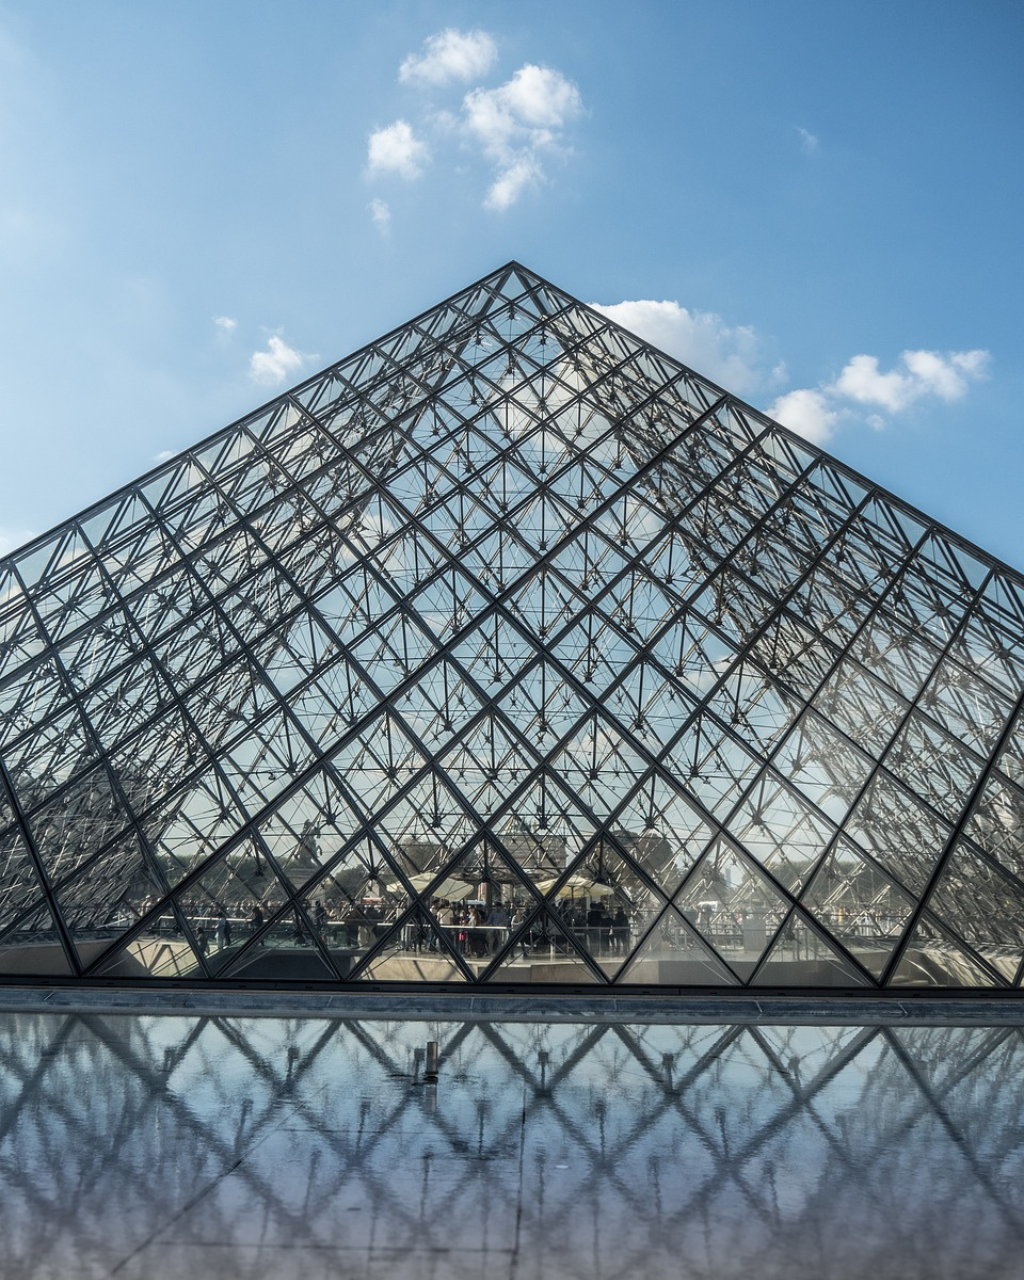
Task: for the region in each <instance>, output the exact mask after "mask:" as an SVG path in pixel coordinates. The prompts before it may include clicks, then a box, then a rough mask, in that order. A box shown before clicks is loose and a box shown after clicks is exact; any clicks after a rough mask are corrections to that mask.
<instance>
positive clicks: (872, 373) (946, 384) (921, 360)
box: [768, 350, 991, 444]
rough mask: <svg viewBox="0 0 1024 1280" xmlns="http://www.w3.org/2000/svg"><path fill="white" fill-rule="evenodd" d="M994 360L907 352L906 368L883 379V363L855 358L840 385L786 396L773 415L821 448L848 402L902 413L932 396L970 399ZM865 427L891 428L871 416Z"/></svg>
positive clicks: (972, 354)
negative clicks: (970, 388) (974, 384)
mask: <svg viewBox="0 0 1024 1280" xmlns="http://www.w3.org/2000/svg"><path fill="white" fill-rule="evenodd" d="M990 359H991V357H990V356H989V353H988V352H987V351H979V350H975V351H948V352H946V354H945V355H942V354H940V353H939V352H938V351H904V352H903V354H902V355H901V356H900V365H899V367H897V368H895V369H890V370H889V371H888V372H885V373H883V372H882V370H880V369H879V367H878V357H877V356H868V355H858V356H853V357H852V358H851V359H850V360H848V361H847V363H846V365H845V366H844V368H843V371H842V372H841V373H840V375H839V377H838V378H837V379H836V380H835V382H833V383H831V384H830V385H828V386H820V387H817V388H813V389H812V388H803V389H801V390H798V391H789V392H787V393H786V395H784V396H780V397H779V398H778V399H777V400H776V401H775V403H774V404H773V405H772V406H771V408H770V409H769V410H768V414H769V417H772V418H776V419H778V421H779V422H782V423H784V424H785V425H786V426H787V427H789V428H790V429H791V430H793V431H796V432H799V434H800V435H802V436H806V438H807V439H808V440H812V441H814V442H815V443H816V444H821V443H822V442H823V441H825V440H828V439H829V437H830V436H831V435H832V432H833V430H834V428H835V424H836V422H837V421H838V419H839V416H840V414H841V413H848V412H849V410H847V409H844V408H843V406H842V402H843V401H844V400H847V401H852V402H853V403H854V404H860V405H867V406H871V407H872V408H876V409H884V410H886V411H887V412H888V413H901V412H902V411H903V410H904V409H907V408H909V407H910V406H911V405H912V404H914V403H915V402H916V401H918V400H921V399H923V398H925V397H928V396H932V397H935V398H936V399H939V400H945V401H947V402H949V401H952V400H959V399H960V398H961V397H962V396H964V395H966V394H967V387H968V383H969V382H971V381H975V380H977V379H978V378H984V377H985V376H987V374H988V366H989V362H990ZM865 422H866V423H867V425H868V426H869V427H871V429H872V430H873V431H881V430H883V428H884V427H885V419H884V418H883V417H882V416H881V414H878V413H869V414H868V415H867V417H866V418H865Z"/></svg>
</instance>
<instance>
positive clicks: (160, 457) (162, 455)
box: [153, 449, 174, 462]
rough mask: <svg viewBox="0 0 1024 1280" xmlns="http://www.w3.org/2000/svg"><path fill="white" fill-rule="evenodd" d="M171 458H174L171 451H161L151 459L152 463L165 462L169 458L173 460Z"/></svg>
mask: <svg viewBox="0 0 1024 1280" xmlns="http://www.w3.org/2000/svg"><path fill="white" fill-rule="evenodd" d="M173 457H174V450H173V449H161V450H160V452H159V453H158V454H156V456H155V457H154V458H153V461H154V462H166V461H167V460H168V459H169V458H173Z"/></svg>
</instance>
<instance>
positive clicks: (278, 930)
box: [142, 898, 633, 960]
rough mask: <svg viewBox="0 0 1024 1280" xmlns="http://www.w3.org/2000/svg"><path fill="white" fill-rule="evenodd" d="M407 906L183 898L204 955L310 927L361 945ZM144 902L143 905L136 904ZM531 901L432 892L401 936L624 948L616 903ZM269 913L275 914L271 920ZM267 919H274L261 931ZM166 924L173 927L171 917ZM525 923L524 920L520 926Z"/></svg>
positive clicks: (535, 947) (425, 943)
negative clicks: (539, 906)
mask: <svg viewBox="0 0 1024 1280" xmlns="http://www.w3.org/2000/svg"><path fill="white" fill-rule="evenodd" d="M405 905H408V904H407V903H405V904H403V902H402V901H401V900H399V899H395V900H394V901H387V900H386V899H365V898H364V899H346V900H343V901H341V902H332V901H330V900H329V899H321V898H317V899H313V900H311V901H306V902H304V903H303V904H302V910H301V911H299V910H296V909H294V908H291V909H288V910H285V911H282V908H283V907H284V906H285V904H284V903H283V902H277V901H273V900H270V899H266V900H255V899H253V900H250V901H247V902H242V903H237V904H236V903H226V902H215V903H201V902H198V901H195V902H191V901H190V902H184V903H182V908H183V911H184V914H185V917H186V918H187V919H188V921H189V927H190V928H191V931H192V933H193V935H194V937H195V939H196V941H197V943H198V944H199V947H200V950H201V951H202V952H203V953H204V954H209V953H212V952H213V951H214V950H216V951H223V950H226V949H227V948H228V947H231V946H232V945H233V944H238V943H240V942H244V941H246V940H248V939H249V938H251V937H254V936H258V935H259V936H262V938H263V940H264V941H265V940H266V939H267V936H268V935H272V936H273V938H274V940H275V941H276V942H277V943H278V944H280V943H282V942H285V943H289V942H290V943H292V944H294V945H301V944H302V943H303V942H309V941H310V940H311V939H310V937H309V934H310V930H311V928H312V930H314V931H315V932H316V934H317V935H318V937H319V938H320V940H321V941H322V942H324V943H325V944H327V945H328V946H332V947H339V948H344V949H346V950H366V949H367V948H368V947H371V946H373V944H374V942H375V941H376V940H377V939H378V938H380V937H381V936H382V935H383V934H384V933H385V932H387V930H388V929H390V928H391V926H392V925H393V924H394V923H395V922H396V921H397V920H398V919H399V917H400V916H401V914H402V911H403V909H404V906H405ZM142 906H143V908H144V907H145V904H142ZM534 908H535V904H534V903H532V902H529V903H527V902H523V901H518V900H517V901H512V902H504V901H501V900H495V901H493V902H492V903H491V905H490V906H488V905H487V904H486V903H485V902H484V901H482V900H479V899H478V900H472V901H468V902H450V901H448V900H446V899H440V898H435V899H434V900H433V902H432V903H431V907H430V911H429V914H428V913H425V912H419V913H417V914H416V915H415V917H414V918H413V919H412V921H411V922H410V923H408V924H407V925H406V926H405V928H404V929H403V931H402V939H401V943H402V945H403V946H404V947H406V948H408V949H409V950H413V951H426V952H438V951H441V950H443V949H444V946H445V943H444V942H442V938H445V939H446V941H447V943H448V945H451V946H453V947H454V948H455V949H456V950H457V951H458V952H459V953H460V954H461V955H464V956H466V957H467V958H470V959H478V960H480V959H485V958H487V957H489V956H491V955H494V954H496V953H497V952H498V951H500V950H501V949H502V948H503V947H504V946H505V944H506V942H507V941H508V939H509V937H510V936H512V935H516V936H517V946H518V947H519V948H520V949H521V951H522V954H524V955H525V954H529V953H532V952H533V953H535V952H542V951H546V950H552V949H553V950H556V951H558V950H564V949H565V946H566V942H565V935H566V934H570V935H572V936H573V938H574V939H575V940H576V942H577V943H582V944H583V945H584V946H585V947H586V948H587V949H588V950H589V951H590V953H591V954H592V955H625V954H626V953H627V952H628V950H629V942H630V931H631V928H632V927H633V925H632V922H631V920H630V916H629V914H628V912H627V910H626V907H625V905H624V904H623V903H621V902H619V903H617V904H615V905H614V906H613V908H611V909H609V906H608V905H607V904H606V901H605V900H604V899H601V898H594V899H587V898H580V899H576V900H573V899H562V900H561V901H557V902H554V903H551V904H549V906H548V907H547V908H546V910H545V911H542V912H539V913H537V912H535V909H534ZM275 917H276V920H275ZM268 922H274V923H273V926H272V929H271V930H269V931H268V930H266V925H267V923H268ZM168 924H170V925H171V927H172V928H175V931H177V929H176V926H175V923H174V922H173V921H168ZM524 926H527V927H525V928H524Z"/></svg>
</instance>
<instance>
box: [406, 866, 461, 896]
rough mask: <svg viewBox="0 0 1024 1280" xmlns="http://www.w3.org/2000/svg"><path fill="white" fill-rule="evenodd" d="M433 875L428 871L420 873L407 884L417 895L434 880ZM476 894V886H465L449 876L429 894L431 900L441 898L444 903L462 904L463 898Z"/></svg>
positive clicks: (410, 878)
mask: <svg viewBox="0 0 1024 1280" xmlns="http://www.w3.org/2000/svg"><path fill="white" fill-rule="evenodd" d="M434 876H435V873H433V872H430V871H425V872H422V873H421V874H420V875H418V876H410V877H409V883H410V884H411V885H412V887H413V888H414V889H415V890H416V892H417V893H422V892H423V890H424V889H426V888H427V887H428V885H429V884H430V882H431V881H432V880H433V879H434ZM475 893H476V886H475V885H472V884H467V882H466V881H465V880H456V879H455V878H454V877H452V876H449V877H448V879H447V880H442V881H441V883H440V884H439V885H437V886H436V887H435V889H434V892H433V893H432V894H431V897H433V898H443V899H444V900H445V901H446V902H462V901H463V899H464V898H468V897H469V896H470V895H471V894H475Z"/></svg>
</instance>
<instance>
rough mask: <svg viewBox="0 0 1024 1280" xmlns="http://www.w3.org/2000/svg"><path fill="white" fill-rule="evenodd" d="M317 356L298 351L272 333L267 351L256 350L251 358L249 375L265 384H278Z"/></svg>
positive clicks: (254, 380) (268, 340)
mask: <svg viewBox="0 0 1024 1280" xmlns="http://www.w3.org/2000/svg"><path fill="white" fill-rule="evenodd" d="M315 359H316V357H315V356H311V355H305V354H303V352H301V351H296V350H295V349H294V348H293V347H289V346H288V344H287V343H286V342H285V341H284V340H283V339H282V338H279V337H277V335H276V334H272V335H271V336H270V337H269V338H268V339H267V350H266V351H254V352H253V354H252V356H251V357H250V359H249V377H250V378H252V380H253V382H260V383H263V384H264V385H265V386H276V385H277V384H278V383H279V382H283V381H284V380H285V378H286V377H288V375H289V374H290V373H296V372H297V371H298V370H299V369H301V368H302V366H303V365H304V364H305V363H306V361H307V360H315Z"/></svg>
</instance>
